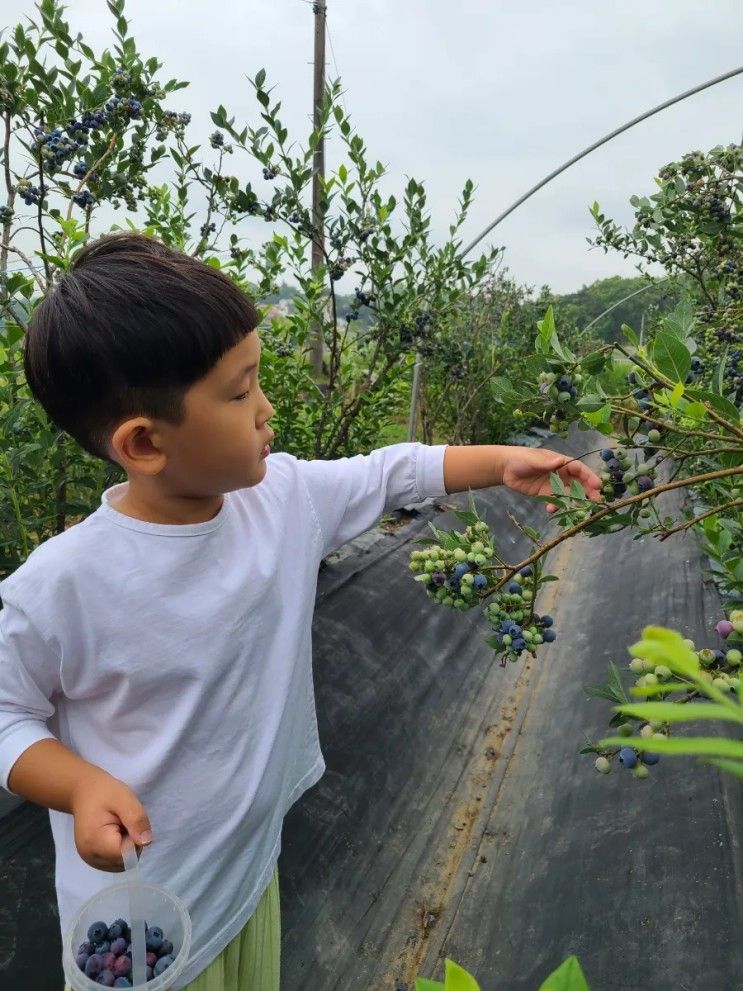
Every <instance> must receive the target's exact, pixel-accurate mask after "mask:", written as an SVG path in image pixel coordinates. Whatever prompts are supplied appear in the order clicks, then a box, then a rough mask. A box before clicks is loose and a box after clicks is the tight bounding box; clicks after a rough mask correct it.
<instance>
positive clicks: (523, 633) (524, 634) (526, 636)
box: [521, 630, 534, 643]
mask: <svg viewBox="0 0 743 991" xmlns="http://www.w3.org/2000/svg"><path fill="white" fill-rule="evenodd" d="M521 636H522V637H523V639H524V640H526V642H527V643H531V642H532V640H533V639H534V634H533V633H530V632H529V630H522V631H521Z"/></svg>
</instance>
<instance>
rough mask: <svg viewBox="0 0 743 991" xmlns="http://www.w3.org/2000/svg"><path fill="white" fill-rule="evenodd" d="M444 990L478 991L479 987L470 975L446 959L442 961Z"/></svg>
mask: <svg viewBox="0 0 743 991" xmlns="http://www.w3.org/2000/svg"><path fill="white" fill-rule="evenodd" d="M444 965H445V970H444V988H445V991H480V985H479V984H478V983H477V981H476V980H475V979H474V977H473V976H472V974H468V973H467V971H466V970H465V969H464V968H463V967H460V966H459V964H456V963H454V961H453V960H449V958H448V957H447V958H446V959H445V961H444Z"/></svg>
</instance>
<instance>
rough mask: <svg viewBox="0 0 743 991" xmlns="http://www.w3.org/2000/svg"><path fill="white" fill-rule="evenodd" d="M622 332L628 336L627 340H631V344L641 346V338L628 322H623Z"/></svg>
mask: <svg viewBox="0 0 743 991" xmlns="http://www.w3.org/2000/svg"><path fill="white" fill-rule="evenodd" d="M622 333H623V334H624V336H625V337H626V338H627V340H628V341H629V342H630V344H634V346H635V347H636V348H639V346H640V339H639V338H638V336H637V334H636V333H635V332H634V330H633V329H632V328H631V327H630V326H629V325H628V324H626V323H623V324H622Z"/></svg>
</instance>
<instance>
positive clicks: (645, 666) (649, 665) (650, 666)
mask: <svg viewBox="0 0 743 991" xmlns="http://www.w3.org/2000/svg"><path fill="white" fill-rule="evenodd" d="M642 670H643V671H655V664H654V663H653V661H648V660H646V659H644V658H643V662H642Z"/></svg>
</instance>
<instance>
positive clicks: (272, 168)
mask: <svg viewBox="0 0 743 991" xmlns="http://www.w3.org/2000/svg"><path fill="white" fill-rule="evenodd" d="M280 172H281V169H280V168H279V166H278V165H269V166H267V167H264V169H263V178H264V179H275V178H276V176H277V175H278V174H279V173H280Z"/></svg>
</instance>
